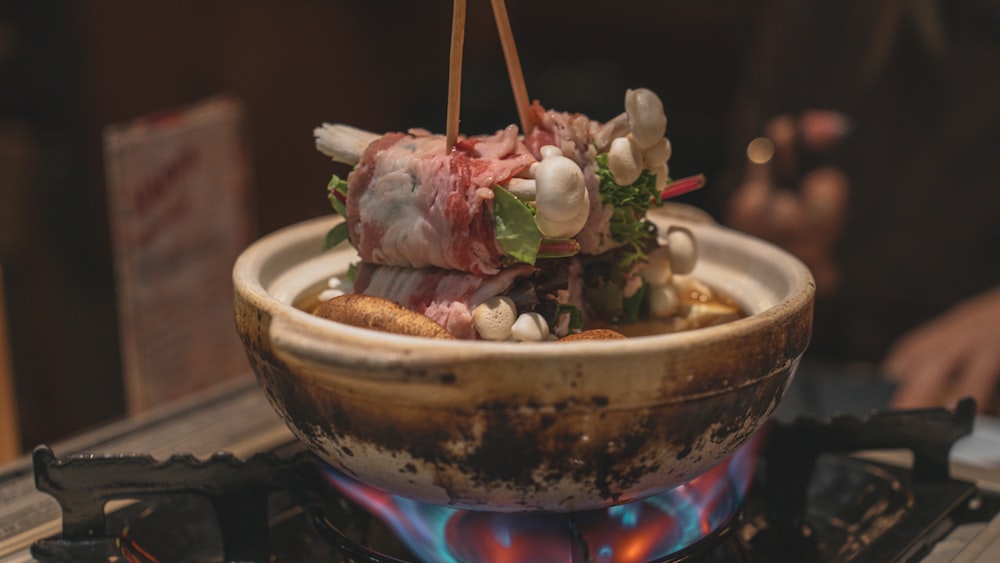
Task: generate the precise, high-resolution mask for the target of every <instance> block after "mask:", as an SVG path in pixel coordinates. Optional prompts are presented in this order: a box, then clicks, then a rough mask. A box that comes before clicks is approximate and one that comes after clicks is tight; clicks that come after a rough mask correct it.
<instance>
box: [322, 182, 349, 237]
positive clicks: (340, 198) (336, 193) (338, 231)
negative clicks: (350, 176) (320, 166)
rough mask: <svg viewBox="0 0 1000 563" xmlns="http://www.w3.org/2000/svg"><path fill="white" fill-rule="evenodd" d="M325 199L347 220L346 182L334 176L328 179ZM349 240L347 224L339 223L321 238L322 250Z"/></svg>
mask: <svg viewBox="0 0 1000 563" xmlns="http://www.w3.org/2000/svg"><path fill="white" fill-rule="evenodd" d="M326 197H327V198H329V200H330V205H332V206H333V209H334V211H336V212H337V213H338V214H339V215H340V216H341V217H343V218H344V219H347V181H346V180H342V179H341V178H340V177H339V176H337V175H336V174H334V175H333V178H330V183H329V184H327V185H326ZM350 239H351V233H350V231H348V229H347V222H346V221H345V222H343V223H339V224H337V226H336V227H334V228H332V229H330V231H329V232H328V233H326V237H324V238H323V250H330V249H331V248H333V247H335V246H337V245H338V244H340V243H341V242H344V241H345V240H350Z"/></svg>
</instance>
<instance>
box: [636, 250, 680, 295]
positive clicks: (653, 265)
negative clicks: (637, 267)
mask: <svg viewBox="0 0 1000 563" xmlns="http://www.w3.org/2000/svg"><path fill="white" fill-rule="evenodd" d="M646 260H647V263H646V265H645V266H644V267H643V268H642V278H643V279H644V280H646V281H647V282H649V285H651V286H654V287H662V286H665V285H667V284H669V283H670V279H671V278H672V277H673V270H671V269H670V249H668V248H667V247H665V246H659V247H657V248H654V249H653V250H651V251H650V252H649V254H647V255H646Z"/></svg>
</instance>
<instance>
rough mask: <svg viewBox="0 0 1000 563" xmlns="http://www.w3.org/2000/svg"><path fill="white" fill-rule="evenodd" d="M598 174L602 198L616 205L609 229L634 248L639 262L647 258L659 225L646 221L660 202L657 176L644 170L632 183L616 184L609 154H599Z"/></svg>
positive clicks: (606, 203) (633, 259)
mask: <svg viewBox="0 0 1000 563" xmlns="http://www.w3.org/2000/svg"><path fill="white" fill-rule="evenodd" d="M597 177H598V178H599V179H600V181H601V187H600V194H601V201H602V202H603V203H604V204H605V205H610V206H612V207H613V208H614V211H613V213H612V215H611V222H610V224H609V228H610V231H611V237H612V238H613V239H615V241H616V242H619V243H622V244H624V245H626V246H629V247H631V249H632V250H633V252H634V256H632V257H629V258H628V260H629V261H631V262H635V261H637V260H642V259H644V258H645V249H646V248H648V247H649V246H650V243H651V242H652V241H654V240H656V228H655V227H654V226H653V225H652V223H650V222H648V221H646V220H645V215H646V211H648V210H649V209H651V208H653V207H656V206H658V205H659V203H660V194H659V193H658V192H657V190H656V175H654V174H650V173H649V171H647V170H643V171H642V174H640V175H639V179H638V180H636V181H635V182H634V183H632V184H630V185H628V186H619V185H618V184H616V183H615V180H614V177H613V176H612V174H611V170H609V169H608V155H606V154H602V155H598V156H597Z"/></svg>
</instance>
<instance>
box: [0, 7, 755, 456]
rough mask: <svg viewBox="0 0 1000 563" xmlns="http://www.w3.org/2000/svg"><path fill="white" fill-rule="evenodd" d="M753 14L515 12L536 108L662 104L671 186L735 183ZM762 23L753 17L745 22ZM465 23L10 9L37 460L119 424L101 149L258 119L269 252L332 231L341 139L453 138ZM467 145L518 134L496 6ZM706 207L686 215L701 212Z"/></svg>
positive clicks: (28, 382) (13, 223)
mask: <svg viewBox="0 0 1000 563" xmlns="http://www.w3.org/2000/svg"><path fill="white" fill-rule="evenodd" d="M743 4H744V3H737V2H730V1H724V0H708V1H704V2H653V1H639V0H636V1H628V2H606V1H584V0H576V1H573V2H568V1H562V0H560V1H546V2H528V1H527V0H510V1H509V9H510V18H511V22H512V27H513V29H514V33H515V36H516V39H517V42H518V47H519V50H520V56H521V61H522V65H523V67H524V72H525V76H526V82H527V85H528V91H529V95H530V96H531V97H532V98H534V99H539V100H540V101H542V103H543V104H544V105H546V106H547V107H551V108H555V109H560V110H566V111H578V112H582V113H586V114H588V115H590V116H591V117H592V118H594V119H599V120H606V119H608V118H611V117H613V116H614V115H617V114H618V113H620V112H621V111H623V107H624V106H623V103H624V102H623V100H624V92H625V89H626V88H630V87H632V88H634V87H639V86H645V87H648V88H651V89H653V90H654V91H656V92H657V93H658V94H659V95H660V96H661V98H662V99H663V101H664V104H665V106H666V111H667V114H668V118H669V125H668V132H667V134H668V136H669V137H670V138H671V140H672V143H673V147H674V156H673V159H672V161H671V166H672V175H674V176H675V177H681V176H686V175H688V174H694V173H698V172H704V173H706V174H707V175H708V177H709V187H711V180H712V177H713V174H715V173H716V172H717V171H719V170H720V169H721V168H722V166H723V164H724V162H723V161H724V156H723V155H724V153H725V151H724V150H723V146H722V145H723V142H722V139H723V131H724V127H725V124H726V122H727V120H728V116H727V112H728V111H729V107H730V98H731V97H732V94H733V92H732V89H733V85H734V83H735V79H734V77H735V74H736V73H737V72H738V70H739V68H740V64H741V57H742V56H743V45H744V44H745V33H746V28H747V14H746V13H745V10H746V7H744V6H743ZM746 4H752V3H746ZM451 8H452V3H451V2H449V1H447V0H432V1H426V2H360V1H359V2H348V1H344V0H323V1H318V0H317V1H310V0H293V1H278V0H228V1H227V0H204V1H199V2H168V1H152V0H147V1H135V0H128V1H126V0H104V1H100V2H69V1H54V0H35V1H20V2H19V1H0V264H2V267H3V273H4V278H5V281H6V288H7V300H8V311H9V317H10V318H9V319H8V321H9V324H10V332H11V347H12V354H13V362H14V370H15V377H16V386H17V397H18V406H19V411H20V417H21V430H22V443H23V444H24V447H25V448H26V449H28V448H31V447H33V446H34V445H36V444H39V443H43V442H51V441H53V440H56V439H59V438H62V437H65V436H68V435H70V434H73V433H76V432H79V431H81V430H83V429H85V428H88V427H90V426H93V425H95V424H98V423H102V422H104V421H107V420H110V419H114V418H116V417H120V416H122V413H123V412H124V405H123V390H122V381H121V365H120V351H119V348H118V333H117V331H118V328H117V322H118V320H117V312H116V309H115V307H116V304H115V289H114V273H113V266H112V258H111V244H110V241H109V226H108V217H107V202H106V199H105V197H106V192H105V182H104V171H103V166H102V158H103V156H102V140H101V139H102V131H103V129H104V128H105V127H106V126H108V125H110V124H115V123H121V122H125V121H128V120H131V119H133V118H136V117H139V116H142V115H146V114H149V113H152V112H156V111H159V110H162V109H166V108H172V107H176V106H179V105H183V104H188V103H191V102H195V101H198V100H200V99H203V98H205V97H208V96H211V95H213V94H218V93H227V94H231V95H234V96H237V97H239V98H241V99H242V100H244V101H245V103H246V107H247V110H248V121H249V123H248V124H249V129H250V143H251V149H252V154H253V159H252V161H253V175H254V191H255V212H256V217H255V220H256V224H257V225H258V235H263V234H266V233H268V232H270V231H273V230H275V229H278V228H280V227H282V226H285V225H288V224H291V223H295V222H298V221H301V220H304V219H308V218H311V217H315V216H318V215H324V214H327V213H329V208H328V204H327V202H326V199H325V185H326V182H327V180H328V179H329V176H330V174H331V173H333V172H338V173H344V172H346V170H344V169H342V168H338V165H335V164H333V163H331V162H330V161H328V160H327V159H326V158H324V157H322V156H321V155H319V153H317V152H316V151H315V149H314V146H313V139H312V129H313V127H315V126H317V125H319V124H320V123H322V122H324V121H336V122H344V123H349V124H353V125H356V126H359V127H362V128H366V129H369V130H372V131H385V130H401V129H406V128H408V127H412V126H420V127H425V128H428V129H431V130H434V131H438V132H443V129H444V122H445V112H446V91H447V79H448V74H447V73H448V49H449V41H450V26H451V23H450V17H451ZM468 10H469V13H468V22H467V34H466V44H465V65H464V80H463V92H462V113H461V117H462V131H463V132H466V133H486V132H492V131H494V130H496V129H499V128H502V127H503V126H505V125H506V124H508V123H512V122H516V110H515V107H514V102H513V97H512V95H511V91H510V87H509V83H508V78H507V73H506V69H505V67H504V62H503V56H502V53H501V50H500V46H499V41H498V38H497V33H496V28H495V26H494V23H493V20H492V13H491V11H490V8H489V2H487V1H486V0H470V2H469V7H468ZM702 197H703V196H701V195H698V194H695V195H692V196H687V200H686V201H688V202H690V203H694V204H696V205H697V204H700V203H702V202H701V200H700V198H702Z"/></svg>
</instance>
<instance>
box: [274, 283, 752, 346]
mask: <svg viewBox="0 0 1000 563" xmlns="http://www.w3.org/2000/svg"><path fill="white" fill-rule="evenodd" d="M692 286H693V287H691V288H690V289H689V291H687V292H686V294H684V295H680V296H679V298H680V312H679V313H678V314H677V315H673V316H670V317H665V318H655V317H650V316H649V315H648V314H645V315H643V316H642V318H640V319H639V320H638V321H636V322H631V323H607V322H601V321H598V320H591V321H589V322H588V323H587V326H586V328H587V329H598V328H605V329H611V330H616V331H618V332H620V333H622V334H624V335H625V336H629V337H636V336H651V335H654V334H666V333H670V332H680V331H684V330H694V329H697V328H705V327H709V326H715V325H719V324H723V323H727V322H731V321H734V320H737V319H741V318H744V317H746V316H747V314H746V312H745V311H744V310H743V309H741V308H740V306H739V305H738V304H737V303H736V302H735V301H734V300H733V299H731V298H729V297H728V296H725V295H722V294H721V293H720V292H719V291H717V290H715V289H712V288H709V287H707V286H704V285H703V284H701V283H695V284H692ZM699 286H700V287H699ZM325 289H327V286H326V284H325V283H319V284H316V285H315V286H313V287H311V288H309V289H308V290H306V291H305V292H303V293H302V295H300V296H299V297H298V299H296V300H295V302H294V303H293V306H294V307H295V308H296V309H299V310H302V311H305V312H307V313H309V314H315V312H316V309H317V308H318V307H319V305H320V303H321V301H320V299H319V296H320V294H321V293H322V292H323V291H324V290H325Z"/></svg>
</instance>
